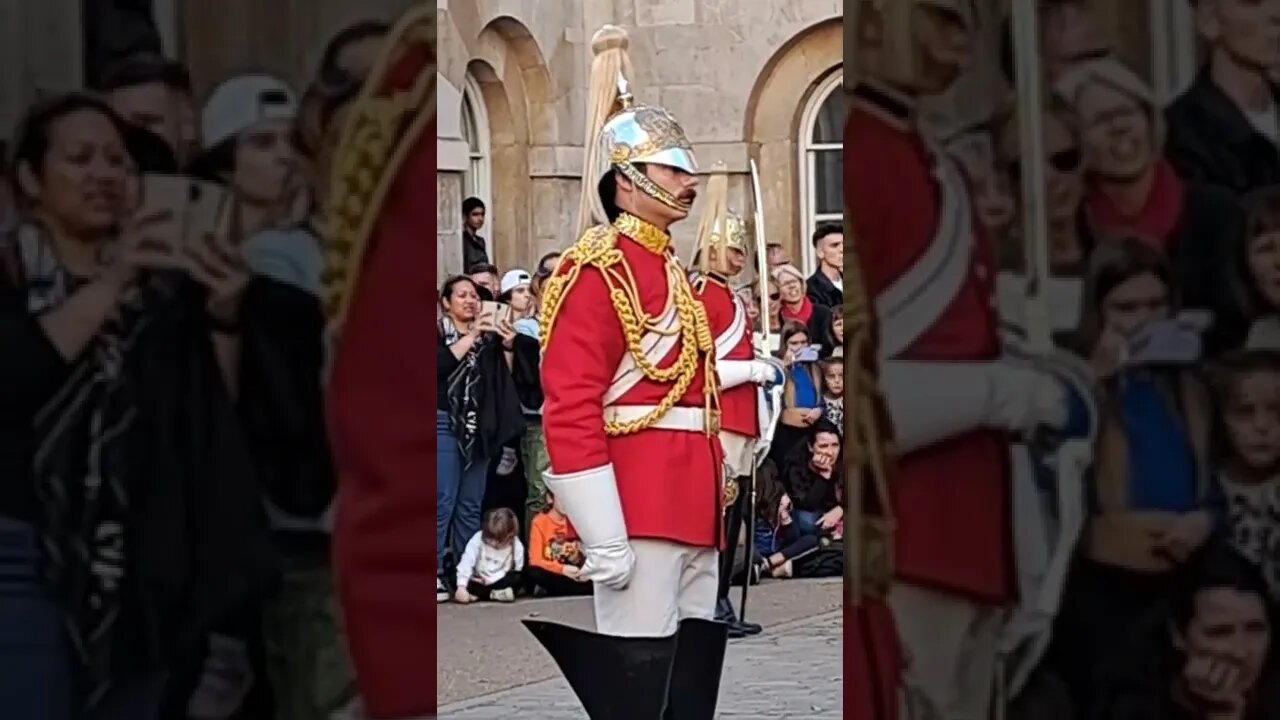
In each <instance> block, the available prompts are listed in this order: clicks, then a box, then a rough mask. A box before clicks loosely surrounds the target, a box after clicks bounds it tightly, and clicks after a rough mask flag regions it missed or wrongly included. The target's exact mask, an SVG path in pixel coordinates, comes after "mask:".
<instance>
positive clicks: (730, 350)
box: [693, 173, 784, 637]
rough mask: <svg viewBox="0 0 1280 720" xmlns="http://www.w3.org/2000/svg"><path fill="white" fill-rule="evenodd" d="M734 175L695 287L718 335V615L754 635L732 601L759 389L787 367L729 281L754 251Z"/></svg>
mask: <svg viewBox="0 0 1280 720" xmlns="http://www.w3.org/2000/svg"><path fill="white" fill-rule="evenodd" d="M728 182H729V181H728V177H727V176H726V175H724V174H723V173H717V174H715V175H713V176H712V177H711V179H710V180H709V181H708V182H707V191H706V195H705V203H706V207H705V211H704V216H703V218H702V223H701V225H700V226H699V228H698V249H697V254H696V256H695V257H694V263H693V264H694V266H695V267H697V268H698V269H697V271H696V272H695V274H694V275H693V291H694V294H695V296H696V297H697V298H698V300H699V301H701V302H702V305H703V307H705V308H706V311H707V322H708V324H709V325H710V328H711V334H712V336H714V337H715V350H716V375H717V376H718V378H719V380H720V444H721V446H722V447H723V448H724V453H725V473H726V478H725V506H726V518H725V520H726V522H725V538H726V540H727V545H726V551H725V553H724V554H723V556H722V557H721V563H720V588H719V592H718V594H717V600H716V619H717V620H720V621H722V622H725V623H728V624H729V626H730V631H729V632H730V637H742V636H745V635H755V634H758V633H759V632H761V631H762V630H763V628H762V627H761V626H760V625H758V624H756V623H748V622H745V621H744V620H739V619H738V617H737V614H736V613H735V611H734V608H733V604H732V603H731V602H730V601H729V585H730V580H731V578H732V575H733V566H734V556H735V554H736V551H737V546H738V542H737V538H738V536H739V534H740V533H741V532H742V528H743V525H744V522H743V521H744V518H746V517H748V514H749V513H753V512H755V507H754V506H753V505H752V497H753V490H754V488H753V486H752V483H753V480H754V476H753V471H754V470H755V466H756V458H757V452H756V443H757V440H758V439H759V437H760V423H761V421H760V407H761V402H760V389H761V387H762V386H766V385H773V384H777V383H780V382H782V380H783V377H784V376H783V370H782V366H781V364H779V363H778V362H777V361H776V360H773V359H772V358H761V357H758V356H757V355H756V350H755V347H754V346H753V344H752V343H753V335H752V332H751V320H750V319H749V318H748V317H747V306H746V303H745V302H744V301H743V299H742V296H741V295H739V294H738V293H737V292H735V291H734V290H733V288H731V287H730V286H729V283H730V281H731V280H732V278H734V277H735V276H737V275H739V274H740V273H741V272H742V269H743V267H744V266H745V265H746V261H747V257H748V256H749V252H748V250H747V228H746V225H745V224H744V223H743V221H742V218H741V216H739V215H738V214H737V213H735V212H733V211H732V210H730V209H729V207H728Z"/></svg>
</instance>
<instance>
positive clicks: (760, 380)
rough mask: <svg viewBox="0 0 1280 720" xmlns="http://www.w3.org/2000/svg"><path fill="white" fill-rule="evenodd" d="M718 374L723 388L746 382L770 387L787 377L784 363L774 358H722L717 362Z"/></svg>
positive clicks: (726, 388)
mask: <svg viewBox="0 0 1280 720" xmlns="http://www.w3.org/2000/svg"><path fill="white" fill-rule="evenodd" d="M716 375H718V376H719V377H720V389H721V390H728V389H729V388H735V387H737V386H739V385H743V384H745V383H755V384H756V385H761V386H764V387H769V386H771V385H777V384H779V383H781V382H782V381H783V380H784V378H785V376H784V375H783V373H782V365H781V364H780V363H778V362H777V361H776V360H772V359H770V360H761V359H756V360H721V361H719V362H717V363H716Z"/></svg>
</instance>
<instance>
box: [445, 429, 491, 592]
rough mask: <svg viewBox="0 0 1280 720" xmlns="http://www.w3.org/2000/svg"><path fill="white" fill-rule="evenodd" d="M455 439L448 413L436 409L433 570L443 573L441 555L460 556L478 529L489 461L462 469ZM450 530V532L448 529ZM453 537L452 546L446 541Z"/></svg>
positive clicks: (460, 453)
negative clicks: (434, 566) (434, 568)
mask: <svg viewBox="0 0 1280 720" xmlns="http://www.w3.org/2000/svg"><path fill="white" fill-rule="evenodd" d="M462 465H463V463H462V452H461V451H460V450H459V449H458V438H457V437H456V436H454V434H453V426H452V425H450V423H449V414H448V413H446V412H444V411H443V410H437V411H436V572H437V573H438V574H440V575H443V574H444V557H445V555H446V554H448V551H449V550H450V548H452V550H453V559H454V561H457V560H458V559H459V558H461V557H462V551H463V550H464V549H466V547H467V542H468V541H469V540H471V536H473V535H475V534H476V533H478V532H480V507H481V504H482V503H483V502H484V486H485V479H486V478H487V477H488V474H489V461H488V460H476V461H475V462H473V463H471V467H469V468H467V469H466V470H465V471H464V470H463V469H462ZM450 530H452V533H451V532H450ZM450 536H452V538H453V543H452V545H451V544H450V542H449V539H450Z"/></svg>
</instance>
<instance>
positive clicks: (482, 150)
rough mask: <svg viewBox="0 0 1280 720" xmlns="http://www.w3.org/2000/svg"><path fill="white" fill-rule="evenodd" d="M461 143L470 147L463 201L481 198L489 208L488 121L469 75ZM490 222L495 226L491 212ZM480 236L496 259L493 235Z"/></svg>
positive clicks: (484, 233)
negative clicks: (464, 199)
mask: <svg viewBox="0 0 1280 720" xmlns="http://www.w3.org/2000/svg"><path fill="white" fill-rule="evenodd" d="M462 139H463V141H465V142H466V143H467V157H468V162H467V169H466V170H465V171H463V173H462V197H464V198H468V197H478V198H480V199H481V200H482V201H484V205H485V207H486V208H489V206H490V204H491V203H490V202H489V198H490V197H491V195H490V192H489V120H488V117H487V116H486V115H485V111H484V96H483V95H481V93H480V86H479V84H477V83H476V81H475V79H474V78H472V77H471V76H470V75H467V84H466V87H464V88H463V90H462ZM488 218H489V221H490V222H492V218H493V210H492V208H490V209H489V213H488ZM480 234H481V235H483V236H484V238H485V242H486V243H487V244H488V245H489V247H488V248H487V249H488V252H489V257H493V233H492V231H490V230H489V228H486V229H485V230H482V231H481V233H480Z"/></svg>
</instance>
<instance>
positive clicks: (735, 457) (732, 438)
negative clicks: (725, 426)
mask: <svg viewBox="0 0 1280 720" xmlns="http://www.w3.org/2000/svg"><path fill="white" fill-rule="evenodd" d="M755 446H756V439H755V438H751V437H747V436H746V435H739V434H738V433H736V432H732V431H729V430H721V431H720V447H721V448H723V449H724V464H725V465H727V466H728V468H729V472H730V473H732V474H733V477H745V476H747V475H750V474H751V463H753V462H754V461H755Z"/></svg>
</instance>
